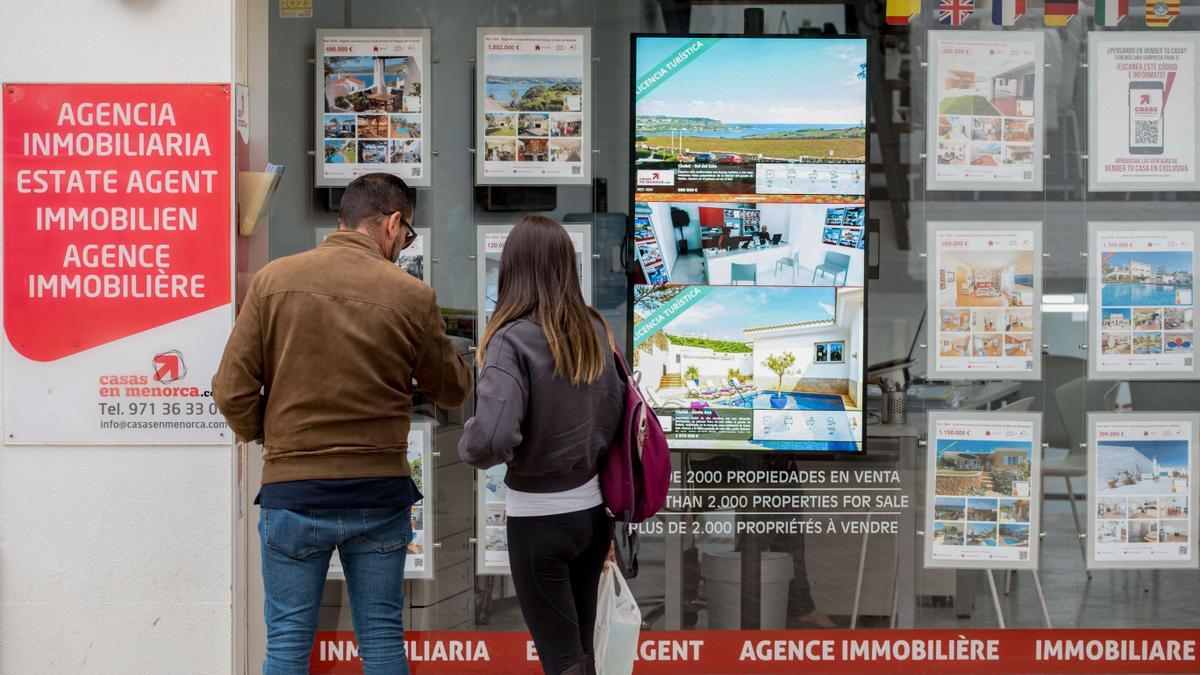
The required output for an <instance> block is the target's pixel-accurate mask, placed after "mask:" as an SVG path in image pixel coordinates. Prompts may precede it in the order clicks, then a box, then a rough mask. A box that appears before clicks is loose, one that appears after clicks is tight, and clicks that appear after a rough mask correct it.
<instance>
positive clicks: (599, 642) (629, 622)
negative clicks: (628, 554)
mask: <svg viewBox="0 0 1200 675" xmlns="http://www.w3.org/2000/svg"><path fill="white" fill-rule="evenodd" d="M641 632H642V610H640V609H638V605H637V601H636V600H634V599H633V591H630V590H629V585H628V584H626V583H625V577H623V576H621V571H620V570H619V569H618V568H617V565H616V563H614V562H612V561H605V562H604V571H602V572H601V573H600V589H599V591H598V593H597V595H596V632H595V649H596V672H597V673H598V675H630V674H631V673H632V672H633V660H634V658H635V657H636V656H637V648H638V638H639V637H640V635H641Z"/></svg>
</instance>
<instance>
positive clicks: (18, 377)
mask: <svg viewBox="0 0 1200 675" xmlns="http://www.w3.org/2000/svg"><path fill="white" fill-rule="evenodd" d="M230 90H231V87H230V85H228V84H149V85H132V84H9V85H4V86H3V92H2V93H3V105H4V127H3V158H4V165H3V199H4V208H3V216H2V217H3V228H4V330H5V336H6V338H7V342H6V344H5V346H4V350H5V364H4V365H5V373H4V374H5V378H4V389H5V396H4V416H5V420H6V424H5V431H6V437H5V440H6V442H9V443H51V442H54V443H72V444H75V443H154V444H159V443H222V442H223V443H228V442H229V439H230V436H229V435H228V428H227V427H226V425H225V423H224V421H223V420H222V419H221V415H220V413H219V411H218V410H217V409H216V405H215V404H214V403H213V401H212V394H211V392H210V391H209V388H210V382H211V379H212V374H213V372H214V371H215V370H216V367H217V363H218V362H219V359H220V354H221V348H222V345H224V343H225V339H226V337H227V336H228V335H229V330H230V326H231V323H232V314H233V312H232V262H231V248H232V244H233V214H232V201H231V200H232V189H231V188H232V177H233V166H232V141H233V115H232V110H231V94H230ZM64 421H66V422H68V423H64Z"/></svg>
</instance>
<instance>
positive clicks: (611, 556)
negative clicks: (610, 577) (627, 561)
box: [604, 539, 617, 564]
mask: <svg viewBox="0 0 1200 675" xmlns="http://www.w3.org/2000/svg"><path fill="white" fill-rule="evenodd" d="M604 559H605V560H606V561H608V562H610V563H614V564H616V562H617V540H616V539H613V540H612V541H610V542H608V555H606V556H604Z"/></svg>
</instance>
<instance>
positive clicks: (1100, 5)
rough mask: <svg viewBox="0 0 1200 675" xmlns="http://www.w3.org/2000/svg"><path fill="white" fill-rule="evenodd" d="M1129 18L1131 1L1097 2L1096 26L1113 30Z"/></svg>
mask: <svg viewBox="0 0 1200 675" xmlns="http://www.w3.org/2000/svg"><path fill="white" fill-rule="evenodd" d="M1126 16H1129V0H1096V25H1097V26H1104V27H1106V28H1112V27H1113V26H1115V25H1117V24H1119V23H1121V19H1124V18H1125V17H1126Z"/></svg>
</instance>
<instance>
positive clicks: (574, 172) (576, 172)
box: [571, 166, 583, 176]
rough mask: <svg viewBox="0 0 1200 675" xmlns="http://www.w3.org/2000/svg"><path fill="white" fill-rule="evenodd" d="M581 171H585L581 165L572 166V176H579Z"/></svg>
mask: <svg viewBox="0 0 1200 675" xmlns="http://www.w3.org/2000/svg"><path fill="white" fill-rule="evenodd" d="M581 173H583V167H581V166H573V167H571V175H572V176H578V175H579V174H581Z"/></svg>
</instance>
